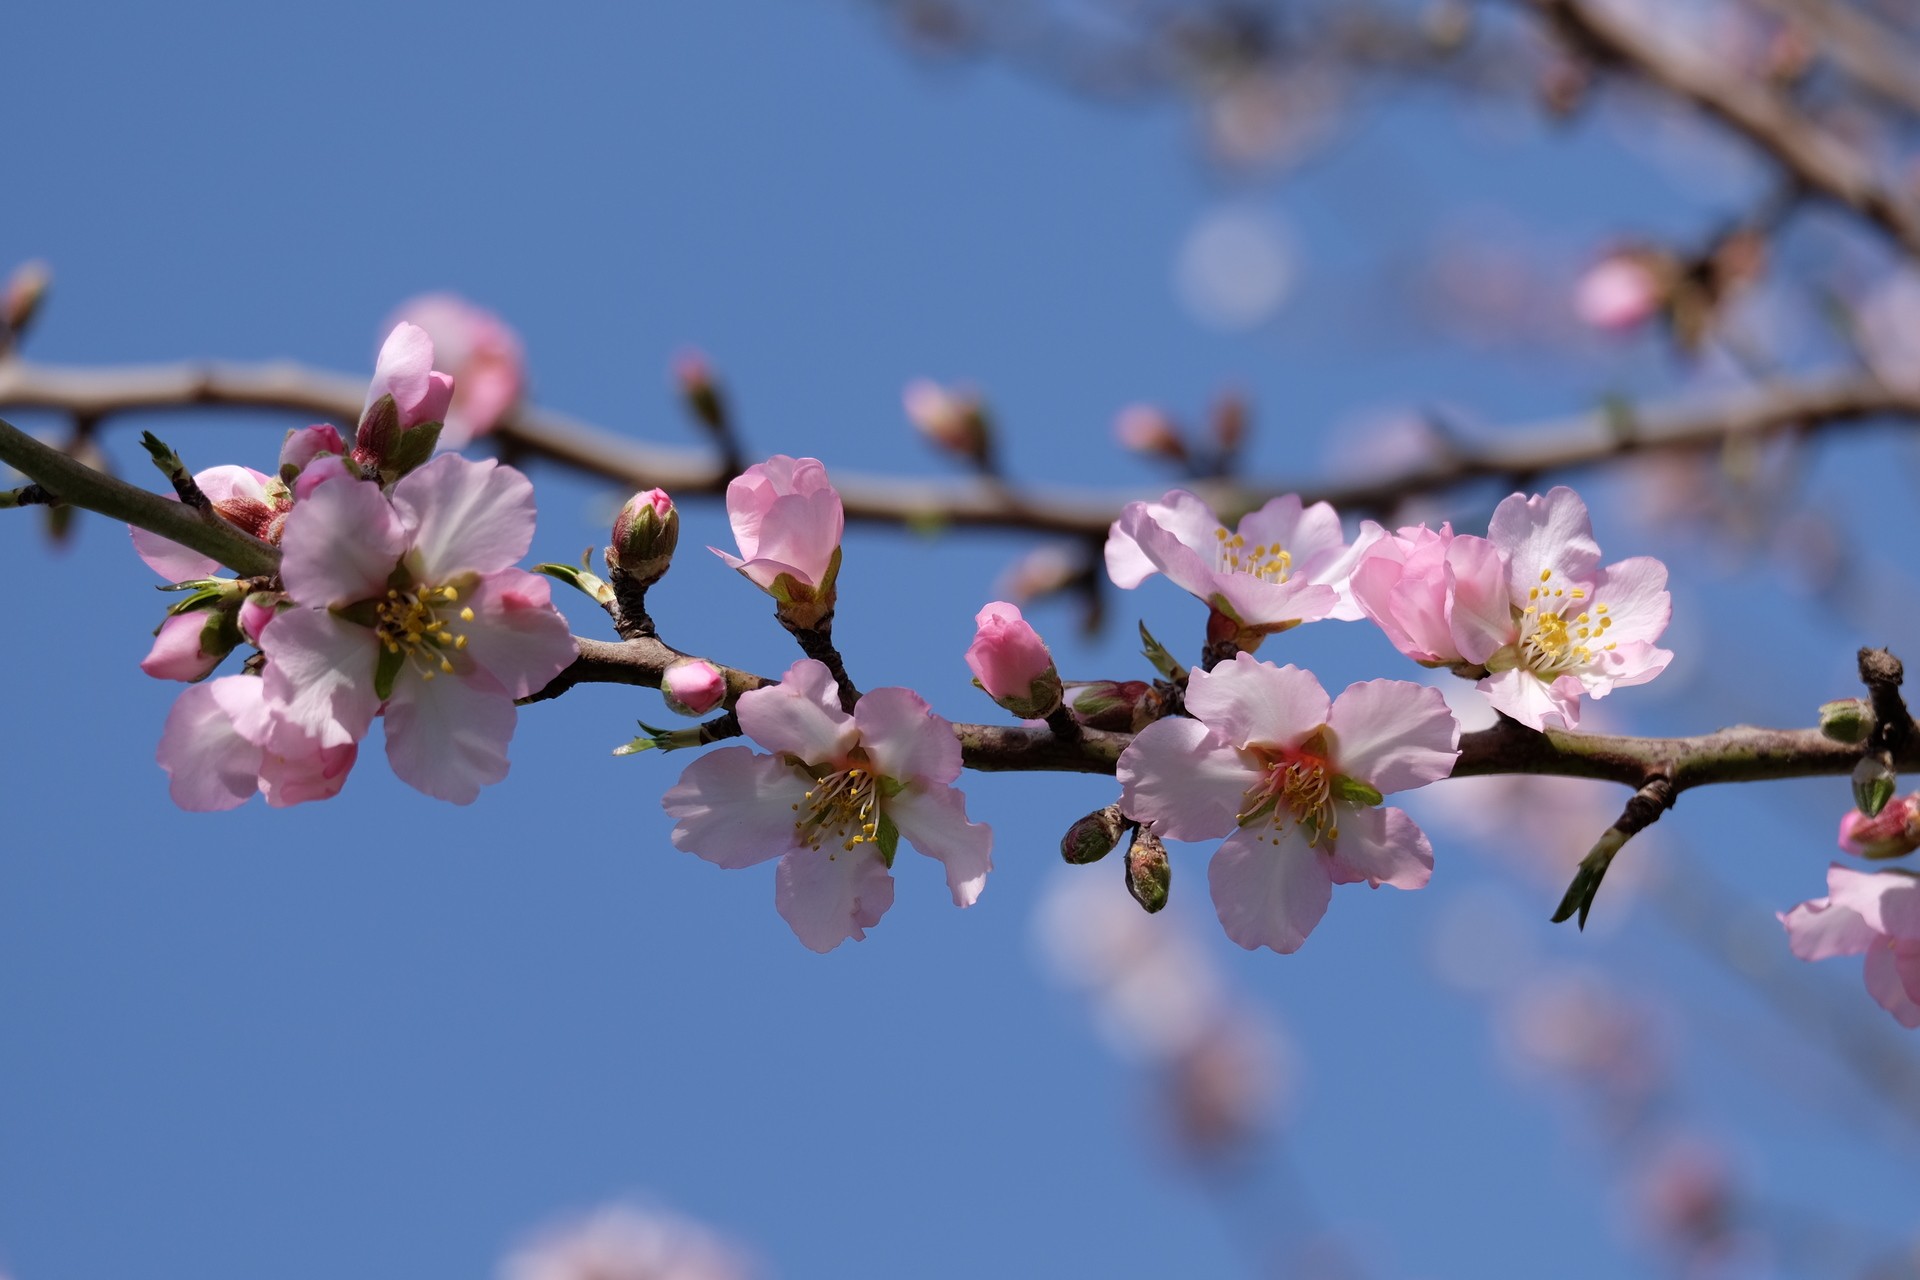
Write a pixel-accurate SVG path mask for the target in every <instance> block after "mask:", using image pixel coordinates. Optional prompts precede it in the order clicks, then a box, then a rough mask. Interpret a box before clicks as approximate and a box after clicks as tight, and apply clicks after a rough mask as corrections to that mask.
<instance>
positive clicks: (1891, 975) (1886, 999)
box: [1866, 942, 1920, 1031]
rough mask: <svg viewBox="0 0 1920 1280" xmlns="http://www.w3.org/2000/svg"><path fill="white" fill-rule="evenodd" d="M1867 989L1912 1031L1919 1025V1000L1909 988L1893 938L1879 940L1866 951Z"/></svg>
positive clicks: (1884, 1007)
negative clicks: (1901, 974)
mask: <svg viewBox="0 0 1920 1280" xmlns="http://www.w3.org/2000/svg"><path fill="white" fill-rule="evenodd" d="M1866 979H1867V993H1868V994H1869V995H1871V996H1872V997H1873V998H1874V999H1875V1000H1877V1001H1879V1002H1880V1007H1881V1008H1882V1009H1885V1010H1886V1011H1887V1012H1888V1013H1890V1014H1892V1015H1893V1020H1894V1021H1895V1022H1897V1023H1899V1024H1900V1025H1901V1026H1903V1027H1905V1028H1907V1029H1908V1030H1909V1031H1911V1030H1913V1029H1914V1028H1916V1027H1920V1004H1917V1003H1915V1002H1914V998H1913V996H1912V995H1910V994H1909V993H1908V991H1907V984H1906V983H1905V982H1904V981H1902V979H1901V977H1900V963H1899V959H1898V957H1897V956H1896V955H1895V954H1894V947H1893V944H1892V943H1891V942H1881V943H1877V944H1876V945H1875V946H1874V947H1873V948H1872V949H1871V950H1869V951H1868V952H1867V963H1866Z"/></svg>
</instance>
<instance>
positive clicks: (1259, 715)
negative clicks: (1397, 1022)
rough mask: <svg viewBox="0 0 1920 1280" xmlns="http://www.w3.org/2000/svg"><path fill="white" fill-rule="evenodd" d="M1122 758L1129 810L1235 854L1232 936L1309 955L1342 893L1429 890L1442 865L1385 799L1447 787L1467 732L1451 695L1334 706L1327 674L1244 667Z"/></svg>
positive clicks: (1363, 689)
mask: <svg viewBox="0 0 1920 1280" xmlns="http://www.w3.org/2000/svg"><path fill="white" fill-rule="evenodd" d="M1186 702H1187V710H1188V711H1190V712H1192V714H1193V715H1194V716H1195V717H1196V718H1195V719H1191V720H1189V719H1183V718H1169V719H1165V720H1156V721H1154V722H1153V723H1152V724H1150V725H1148V726H1147V727H1146V728H1145V729H1143V730H1142V731H1141V732H1140V734H1139V736H1138V737H1136V738H1135V739H1134V740H1133V742H1132V744H1131V745H1130V746H1128V748H1127V749H1126V751H1125V752H1123V753H1122V754H1121V756H1120V763H1119V770H1118V772H1119V777H1120V784H1121V788H1122V790H1121V798H1120V804H1121V808H1122V810H1123V811H1124V812H1125V813H1126V815H1127V816H1128V817H1130V818H1133V819H1135V820H1136V821H1140V822H1145V823H1151V824H1152V826H1153V829H1154V830H1155V831H1156V832H1158V833H1159V834H1160V835H1162V836H1164V837H1168V838H1171V839H1174V840H1212V839H1217V838H1219V837H1221V836H1226V837H1227V841H1226V843H1225V844H1223V845H1221V846H1220V849H1219V851H1218V852H1217V853H1215V854H1214V856H1213V861H1212V864H1211V865H1210V867H1209V868H1208V872H1207V880H1208V884H1209V886H1210V887H1211V889H1212V891H1213V905H1214V909H1215V910H1216V911H1217V912H1218V913H1219V916H1220V923H1221V924H1222V925H1224V926H1225V928H1226V931H1227V936H1228V937H1230V938H1232V939H1233V940H1234V941H1235V942H1237V943H1239V944H1240V945H1241V946H1243V947H1245V948H1247V949H1248V950H1253V949H1254V948H1256V947H1263V946H1264V947H1270V948H1272V949H1273V950H1275V951H1278V952H1283V953H1284V952H1291V951H1296V950H1298V949H1299V947H1300V945H1301V944H1302V943H1304V942H1305V941H1306V940H1307V935H1308V934H1309V933H1311V932H1312V931H1313V927H1314V926H1315V925H1316V924H1318V923H1319V922H1320V917H1321V916H1322V915H1324V914H1325V913H1326V909H1327V904H1328V902H1329V901H1330V900H1331V897H1332V892H1333V886H1334V885H1336V884H1352V883H1355V882H1357V881H1361V880H1364V881H1366V882H1367V883H1368V884H1369V885H1372V886H1373V887H1374V888H1379V887H1380V886H1381V885H1383V884H1389V885H1392V886H1394V887H1395V888H1397V889H1418V888H1420V887H1422V886H1423V885H1425V884H1426V883H1427V879H1428V877H1429V876H1430V875H1431V874H1432V872H1433V849H1432V846H1431V845H1429V844H1428V842H1427V838H1426V836H1425V835H1423V834H1422V833H1421V831H1420V828H1419V827H1417V826H1415V825H1414V822H1413V819H1411V818H1409V817H1408V816H1407V815H1406V813H1405V812H1404V811H1403V810H1400V809H1392V808H1382V807H1380V803H1381V799H1382V797H1384V796H1386V795H1389V794H1391V793H1393V792H1396V791H1405V790H1408V789H1410V788H1413V787H1419V786H1424V785H1426V784H1427V783H1429V782H1433V781H1436V780H1438V779H1440V778H1444V777H1446V776H1447V775H1448V774H1449V773H1451V772H1452V771H1453V764H1454V761H1455V760H1456V759H1457V758H1458V757H1459V754H1460V753H1459V750H1458V748H1459V742H1460V726H1459V723H1458V722H1457V721H1456V720H1455V719H1454V717H1453V713H1452V712H1451V711H1449V710H1448V709H1447V704H1446V700H1445V699H1444V698H1442V697H1441V696H1440V691H1439V690H1437V689H1431V688H1427V687H1425V686H1422V685H1417V684H1412V683H1409V682H1407V681H1403V680H1369V681H1366V682H1364V683H1361V684H1356V685H1351V686H1349V687H1348V688H1347V689H1346V691H1345V692H1343V693H1342V694H1341V695H1340V696H1339V697H1338V698H1336V699H1334V700H1332V701H1331V702H1329V701H1328V698H1327V694H1326V691H1325V690H1324V689H1322V688H1321V687H1320V683H1319V681H1317V680H1315V679H1314V678H1313V674H1312V673H1311V672H1308V671H1302V670H1301V669H1300V668H1298V667H1294V666H1285V667H1276V666H1274V665H1273V664H1272V663H1271V662H1261V661H1259V660H1257V659H1255V658H1254V657H1253V656H1252V655H1251V654H1246V653H1240V654H1235V655H1234V658H1233V660H1232V661H1231V662H1223V663H1221V664H1219V665H1218V666H1216V667H1214V669H1213V670H1212V671H1195V672H1194V673H1193V674H1192V676H1191V677H1190V678H1189V682H1188V687H1187V698H1186Z"/></svg>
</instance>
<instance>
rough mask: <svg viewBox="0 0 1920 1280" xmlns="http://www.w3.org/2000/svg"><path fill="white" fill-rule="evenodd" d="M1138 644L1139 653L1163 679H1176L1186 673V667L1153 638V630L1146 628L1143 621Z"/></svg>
mask: <svg viewBox="0 0 1920 1280" xmlns="http://www.w3.org/2000/svg"><path fill="white" fill-rule="evenodd" d="M1140 646H1141V647H1140V652H1141V655H1142V656H1143V657H1145V658H1146V660H1147V661H1148V662H1151V663H1152V664H1153V669H1154V670H1155V671H1158V672H1159V673H1160V675H1161V677H1162V678H1163V679H1167V680H1178V679H1179V678H1180V677H1181V676H1182V675H1184V674H1185V673H1186V669H1185V668H1184V667H1182V666H1181V665H1180V663H1179V662H1178V661H1177V660H1176V659H1175V658H1174V656H1173V655H1172V654H1171V653H1168V652H1167V646H1165V645H1163V644H1161V643H1160V642H1159V641H1158V640H1156V639H1154V638H1153V632H1151V631H1149V630H1147V624H1146V623H1144V622H1143V623H1141V624H1140Z"/></svg>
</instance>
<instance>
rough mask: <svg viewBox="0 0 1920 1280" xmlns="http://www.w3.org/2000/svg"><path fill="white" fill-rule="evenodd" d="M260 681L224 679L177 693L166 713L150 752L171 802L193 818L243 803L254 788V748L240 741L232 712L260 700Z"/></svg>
mask: <svg viewBox="0 0 1920 1280" xmlns="http://www.w3.org/2000/svg"><path fill="white" fill-rule="evenodd" d="M260 696H261V693H260V681H258V680H256V679H255V678H254V677H252V676H224V677H222V678H221V679H219V680H214V681H211V682H209V683H207V684H197V685H194V686H193V687H191V688H189V689H186V690H183V691H182V692H181V694H180V696H179V697H178V698H175V699H174V700H173V708H172V710H170V711H168V712H167V721H166V726H165V727H164V728H163V729H161V731H160V746H159V749H158V750H157V751H156V752H155V753H154V754H155V758H156V759H157V760H158V761H159V762H160V767H161V768H162V769H164V770H166V772H167V792H168V794H169V795H171V796H172V797H173V802H174V803H175V804H177V805H179V806H180V807H181V808H182V809H186V810H188V811H189V812H193V813H212V812H215V811H218V810H221V809H232V808H236V807H238V806H239V805H242V804H244V803H246V801H247V799H248V798H249V797H251V796H252V795H253V793H254V792H255V791H256V790H258V789H259V765H260V749H259V748H258V747H256V746H254V745H253V744H252V743H251V742H248V741H247V740H246V739H245V738H244V737H242V736H241V734H240V732H239V729H238V728H237V727H236V725H235V723H234V709H235V708H236V707H238V708H240V709H241V710H243V711H244V710H245V708H246V704H247V703H249V702H258V701H259V699H260Z"/></svg>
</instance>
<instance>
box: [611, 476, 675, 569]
mask: <svg viewBox="0 0 1920 1280" xmlns="http://www.w3.org/2000/svg"><path fill="white" fill-rule="evenodd" d="M679 545H680V512H679V509H678V508H676V507H675V506H674V505H673V499H672V498H670V497H668V496H667V491H666V490H665V489H648V490H647V491H646V492H644V493H636V494H634V495H633V496H632V497H631V498H628V499H627V505H626V506H624V507H621V508H620V514H619V515H618V516H616V517H614V521H613V541H612V542H611V543H609V544H608V546H607V565H608V567H609V568H611V569H613V570H614V572H616V573H624V574H626V575H627V576H628V577H629V578H632V579H634V580H635V581H636V582H637V583H639V584H640V585H641V586H652V585H653V584H654V583H656V582H658V581H660V579H661V578H662V577H664V576H665V575H666V572H667V569H668V567H669V566H670V565H672V564H673V552H674V549H675V548H676V547H678V546H679Z"/></svg>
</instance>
